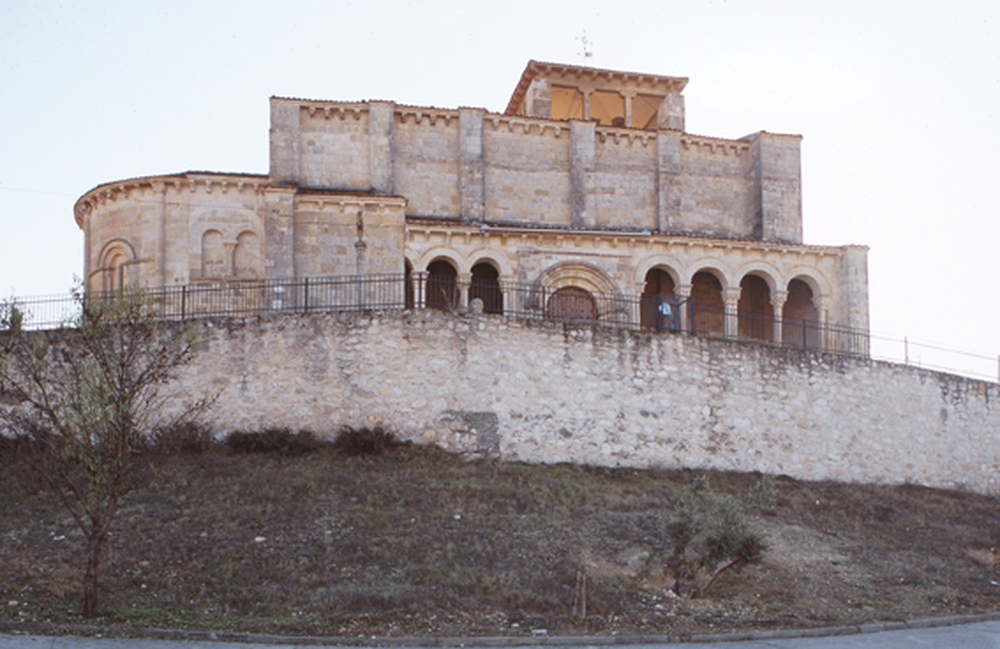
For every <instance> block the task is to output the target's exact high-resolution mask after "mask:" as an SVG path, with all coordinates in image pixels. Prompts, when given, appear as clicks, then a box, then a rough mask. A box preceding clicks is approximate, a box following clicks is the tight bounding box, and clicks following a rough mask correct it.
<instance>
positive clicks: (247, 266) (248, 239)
mask: <svg viewBox="0 0 1000 649" xmlns="http://www.w3.org/2000/svg"><path fill="white" fill-rule="evenodd" d="M263 262H264V260H263V258H262V256H261V251H260V237H258V236H257V235H256V234H255V233H253V232H243V233H241V234H240V236H238V237H236V250H234V251H233V268H234V269H235V271H236V276H237V277H239V278H240V279H261V278H263V277H264V263H263Z"/></svg>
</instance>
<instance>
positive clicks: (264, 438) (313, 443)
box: [226, 428, 320, 455]
mask: <svg viewBox="0 0 1000 649" xmlns="http://www.w3.org/2000/svg"><path fill="white" fill-rule="evenodd" d="M226 446H228V447H229V448H231V449H233V450H234V451H236V452H237V453H281V454H283V455H304V454H306V453H312V452H314V451H316V450H317V449H318V448H319V446H320V441H319V440H318V439H317V438H316V436H315V435H314V434H313V433H312V431H309V430H300V431H299V432H297V433H293V432H292V431H291V429H289V428H268V429H265V430H262V431H255V432H250V433H240V432H236V433H230V435H229V436H228V437H226Z"/></svg>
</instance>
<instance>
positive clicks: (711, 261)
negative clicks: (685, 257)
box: [681, 257, 739, 290]
mask: <svg viewBox="0 0 1000 649" xmlns="http://www.w3.org/2000/svg"><path fill="white" fill-rule="evenodd" d="M698 273H709V274H710V275H714V276H715V279H717V280H719V283H720V284H721V285H722V290H726V289H727V288H730V287H732V286H734V282H733V281H732V277H733V272H732V269H731V268H729V266H728V264H726V263H724V262H723V261H722V260H721V259H719V258H718V257H699V258H698V259H695V260H694V261H692V262H691V263H690V264H687V265H686V267H685V268H684V272H683V274H682V276H681V279H682V280H683V281H682V282H681V283H682V284H690V283H691V282H692V281H693V280H694V276H695V275H697V274H698ZM735 285H736V286H738V285H739V283H738V282H737V283H735Z"/></svg>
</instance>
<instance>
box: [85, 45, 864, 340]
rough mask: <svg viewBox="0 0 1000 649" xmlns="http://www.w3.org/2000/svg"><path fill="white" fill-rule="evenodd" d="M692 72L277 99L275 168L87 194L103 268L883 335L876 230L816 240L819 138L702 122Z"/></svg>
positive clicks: (131, 274)
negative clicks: (395, 97) (812, 229)
mask: <svg viewBox="0 0 1000 649" xmlns="http://www.w3.org/2000/svg"><path fill="white" fill-rule="evenodd" d="M687 82H688V80H687V79H686V78H683V77H667V76H660V75H653V74H638V73H632V72H619V71H613V70H603V69H596V68H588V67H580V66H571V65H561V64H553V63H542V62H538V61H530V62H529V63H528V65H527V67H526V68H525V70H524V73H523V74H522V75H521V79H520V81H519V82H518V84H517V86H516V87H515V89H514V92H513V94H512V95H511V98H510V101H509V103H508V105H507V107H506V109H505V110H504V111H503V112H490V111H488V110H485V109H482V108H464V107H461V108H454V109H441V108H432V107H420V106H405V105H400V104H395V103H393V102H389V101H321V100H306V99H293V98H282V97H274V98H272V99H271V129H270V173H269V174H267V175H258V174H244V173H224V172H194V171H190V172H183V173H177V174H171V175H164V176H154V177H146V178H134V179H129V180H122V181H115V182H109V183H106V184H102V185H100V186H98V187H96V188H94V189H92V190H90V191H89V192H87V193H86V194H84V195H83V196H82V197H81V198H80V199H79V201H77V203H76V206H75V217H76V222H77V224H78V225H79V227H80V228H81V229H82V230H83V231H84V234H85V244H84V248H85V251H84V254H85V260H84V265H85V267H84V272H85V276H86V283H87V286H88V288H89V289H90V290H97V291H100V290H114V289H117V288H120V287H122V286H129V285H131V286H139V287H144V288H147V289H160V288H166V287H175V286H201V285H218V284H225V285H240V284H242V285H250V284H251V283H253V282H258V283H261V281H262V280H268V281H271V280H274V281H280V280H296V279H302V278H316V277H331V276H353V277H358V276H363V277H385V276H398V277H408V278H410V277H423V278H426V279H427V282H426V287H427V288H426V291H425V292H426V295H423V296H422V298H421V299H423V300H424V301H425V302H426V304H428V305H432V306H445V307H454V308H462V307H465V306H468V305H469V303H470V301H471V300H472V299H474V298H475V297H480V298H481V299H484V302H485V303H486V310H487V311H490V312H503V311H504V310H505V309H508V308H509V309H513V308H515V306H516V305H515V304H514V301H515V292H516V291H514V289H512V288H510V287H515V286H531V287H536V288H538V289H540V290H544V291H545V295H547V296H548V298H547V300H548V303H547V306H546V305H545V304H543V305H541V308H542V309H546V308H547V309H548V312H549V313H553V312H556V313H557V314H558V311H559V310H560V309H563V310H565V309H566V308H568V307H567V306H566V305H567V304H572V305H573V306H572V307H569V308H571V310H573V311H574V312H575V313H577V314H579V313H581V312H582V313H584V314H587V315H588V317H591V318H593V319H596V320H600V319H601V317H602V312H601V309H600V307H599V299H601V298H602V296H603V297H604V298H606V297H607V296H627V297H632V298H635V299H636V300H641V301H642V303H643V304H647V303H651V301H652V300H658V301H659V302H658V303H662V302H667V303H669V304H675V305H681V304H690V305H692V306H693V307H695V308H696V312H697V313H699V314H701V317H702V318H703V320H702V322H701V325H700V329H703V330H707V331H710V332H711V331H714V332H717V333H718V334H721V335H727V336H749V337H754V338H761V339H764V340H773V341H776V342H782V341H786V340H785V339H787V337H788V331H789V330H790V329H791V327H790V326H789V325H790V324H791V323H797V322H815V323H818V324H819V325H820V326H827V327H845V328H851V329H853V330H860V331H865V332H866V331H867V329H868V277H867V248H866V247H864V246H853V245H851V246H817V245H806V244H804V243H803V241H802V190H801V168H800V139H801V138H800V136H798V135H787V134H776V133H768V132H766V131H760V132H757V133H752V134H750V135H747V136H746V137H742V138H740V139H724V138H718V137H710V136H703V135H694V134H691V133H688V132H687V131H686V130H685V117H684V96H683V94H682V93H683V91H684V88H685V86H686V84H687ZM483 287H487V289H488V290H484V289H483ZM568 298H573V301H571V302H567V301H566V299H568ZM407 299H408V301H409V300H412V299H413V298H412V296H411V295H410V293H408V294H407ZM637 303H638V302H637ZM560 305H561V306H560ZM580 305H583V306H582V311H581V306H580ZM641 317H642V319H643V320H644V322H645V321H647V320H648V318H649V316H648V314H647V313H646V312H645V311H644V312H643V315H642V316H641ZM754 322H755V323H758V324H759V323H764V326H763V327H761V326H755V327H750V326H749V324H750V323H754ZM745 325H747V326H745ZM783 327H784V332H785V333H783ZM786 342H787V341H786Z"/></svg>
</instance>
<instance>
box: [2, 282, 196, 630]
mask: <svg viewBox="0 0 1000 649" xmlns="http://www.w3.org/2000/svg"><path fill="white" fill-rule="evenodd" d="M81 303H82V304H83V306H84V308H83V309H82V315H81V316H80V317H79V318H78V319H77V321H76V322H75V323H74V325H75V326H70V327H64V328H61V329H58V330H56V331H48V332H26V331H23V330H22V327H21V323H22V317H21V312H20V311H19V310H18V309H17V307H16V306H15V305H13V304H11V303H8V304H7V305H6V308H3V309H0V313H2V314H3V316H2V317H0V328H2V330H0V389H3V390H4V391H6V392H8V393H10V395H11V396H13V398H14V401H16V402H17V405H15V406H13V407H11V408H0V420H2V421H3V422H4V423H6V425H7V428H8V434H13V435H16V436H19V437H22V438H23V439H24V440H25V441H27V442H28V444H26V445H23V446H26V447H27V448H28V449H29V451H28V453H27V460H28V462H30V466H31V468H32V470H33V472H34V473H35V474H36V475H37V476H38V477H39V478H40V479H41V480H42V481H43V483H44V484H45V485H46V486H47V487H48V488H49V490H51V492H52V493H54V494H55V496H56V497H57V498H58V499H59V501H60V502H61V503H62V505H63V506H64V507H65V508H66V509H67V510H68V511H69V512H70V514H71V515H72V516H73V519H74V520H75V521H76V524H77V526H79V528H80V530H81V531H82V532H83V536H84V538H85V542H86V570H85V573H84V578H83V616H84V617H86V618H90V617H94V616H95V615H96V614H97V593H98V568H99V565H100V556H101V549H102V546H103V544H104V542H105V540H106V539H107V535H108V531H109V529H110V528H111V523H112V521H113V520H114V517H115V514H116V513H117V510H118V504H119V502H120V501H121V499H122V497H123V496H125V495H126V494H127V493H129V492H130V491H131V490H132V489H134V488H135V487H136V486H137V484H139V482H140V481H141V471H139V470H138V469H139V468H140V467H139V466H137V465H139V464H141V463H137V462H135V456H136V454H137V453H138V452H140V451H141V450H142V449H143V448H144V447H145V446H147V445H148V444H149V442H150V441H151V440H152V439H153V438H154V437H155V436H156V435H158V434H161V433H162V432H163V431H168V430H171V429H174V428H176V427H177V426H178V425H179V424H181V423H183V422H185V421H186V420H191V419H192V418H194V417H196V416H197V415H198V414H200V413H202V412H204V411H205V410H206V409H207V408H208V407H209V406H210V405H211V403H212V401H213V399H209V398H203V399H198V400H195V401H193V402H191V403H188V404H178V403H167V400H166V398H164V397H163V396H162V395H161V393H160V388H162V387H163V386H164V385H166V384H167V383H169V382H170V381H171V380H172V379H173V378H174V374H175V372H176V370H177V369H178V368H180V367H181V366H183V365H185V364H186V363H188V362H189V361H191V359H192V358H193V357H194V354H195V345H196V339H197V333H196V330H195V329H194V328H192V327H187V326H181V325H178V324H171V323H168V322H165V321H162V320H160V319H158V318H157V317H156V314H155V311H154V309H153V308H152V305H151V304H150V303H149V301H148V300H146V299H145V297H144V296H143V294H142V293H141V292H138V291H134V292H127V293H123V294H121V295H118V296H116V297H114V298H113V299H109V300H104V301H99V302H89V301H85V300H84V299H83V297H82V296H81Z"/></svg>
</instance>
